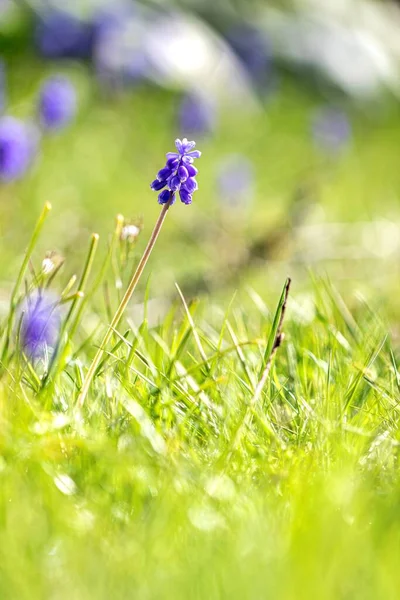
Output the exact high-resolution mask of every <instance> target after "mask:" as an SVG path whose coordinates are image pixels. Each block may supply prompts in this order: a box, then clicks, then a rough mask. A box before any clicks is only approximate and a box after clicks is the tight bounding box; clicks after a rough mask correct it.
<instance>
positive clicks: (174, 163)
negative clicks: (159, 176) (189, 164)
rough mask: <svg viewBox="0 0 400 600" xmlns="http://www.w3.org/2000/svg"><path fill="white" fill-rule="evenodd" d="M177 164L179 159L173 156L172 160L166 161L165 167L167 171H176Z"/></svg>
mask: <svg viewBox="0 0 400 600" xmlns="http://www.w3.org/2000/svg"><path fill="white" fill-rule="evenodd" d="M178 164H179V158H176V155H175V154H174V156H173V157H172V158H169V159H168V160H167V167H168V168H169V169H176V167H177V166H178Z"/></svg>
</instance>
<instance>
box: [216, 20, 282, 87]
mask: <svg viewBox="0 0 400 600" xmlns="http://www.w3.org/2000/svg"><path fill="white" fill-rule="evenodd" d="M226 37H227V40H228V42H229V43H230V45H231V46H232V48H233V50H234V52H235V53H236V54H237V56H238V57H239V59H240V60H241V61H242V63H243V65H244V66H245V68H246V69H247V72H248V73H249V75H250V77H251V78H252V80H253V82H254V83H255V84H256V85H257V86H258V87H260V88H263V87H265V86H266V85H267V84H268V82H269V78H270V76H271V67H272V52H271V49H270V47H269V43H268V40H267V39H266V36H265V34H264V33H263V32H262V31H261V30H260V29H258V28H257V27H255V26H253V25H250V24H241V25H238V26H236V27H234V28H233V29H231V30H230V31H229V32H228V33H227V36H226Z"/></svg>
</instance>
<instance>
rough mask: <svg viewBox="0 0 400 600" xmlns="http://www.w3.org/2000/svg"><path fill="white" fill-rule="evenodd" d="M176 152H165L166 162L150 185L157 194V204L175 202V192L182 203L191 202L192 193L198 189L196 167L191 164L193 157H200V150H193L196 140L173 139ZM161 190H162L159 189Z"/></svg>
mask: <svg viewBox="0 0 400 600" xmlns="http://www.w3.org/2000/svg"><path fill="white" fill-rule="evenodd" d="M175 146H176V149H177V152H167V163H166V165H165V167H164V168H163V169H161V170H160V171H159V172H158V174H157V179H155V180H154V181H153V182H152V183H151V184H150V187H151V189H152V190H154V191H156V192H160V193H159V195H158V202H159V204H167V203H168V202H171V204H173V203H174V202H175V195H176V192H179V196H180V199H181V202H183V204H191V203H192V199H193V193H194V192H195V191H196V190H197V189H198V185H197V181H196V175H197V169H196V167H194V166H193V162H194V159H195V158H200V156H201V152H199V150H194V148H195V146H196V142H188V140H187V139H186V138H183V140H179V139H177V140H175ZM161 190H162V191H161Z"/></svg>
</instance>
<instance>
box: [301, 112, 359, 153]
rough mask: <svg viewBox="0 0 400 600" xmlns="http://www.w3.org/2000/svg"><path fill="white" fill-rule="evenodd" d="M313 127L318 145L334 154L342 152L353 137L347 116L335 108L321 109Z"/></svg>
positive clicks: (314, 117) (313, 133) (315, 117)
mask: <svg viewBox="0 0 400 600" xmlns="http://www.w3.org/2000/svg"><path fill="white" fill-rule="evenodd" d="M311 126H312V135H313V138H314V142H315V143H316V145H317V146H318V147H319V148H320V149H322V150H324V151H326V152H330V153H333V154H337V153H338V152H340V151H341V150H342V149H343V148H344V147H345V146H346V144H347V143H348V142H349V140H350V137H351V125H350V122H349V119H348V117H347V115H346V114H345V113H344V112H343V111H341V110H339V109H336V108H333V107H329V106H328V107H324V108H321V109H319V110H318V111H317V112H316V113H315V114H314V116H313V118H312V124H311Z"/></svg>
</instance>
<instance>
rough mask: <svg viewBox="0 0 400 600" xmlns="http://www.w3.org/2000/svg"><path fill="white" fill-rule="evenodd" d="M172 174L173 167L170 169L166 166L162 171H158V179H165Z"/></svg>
mask: <svg viewBox="0 0 400 600" xmlns="http://www.w3.org/2000/svg"><path fill="white" fill-rule="evenodd" d="M171 175H172V171H171V169H169V168H168V167H164V168H163V169H161V170H160V171H158V173H157V179H159V180H160V181H165V180H166V179H168V177H170V176H171Z"/></svg>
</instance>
